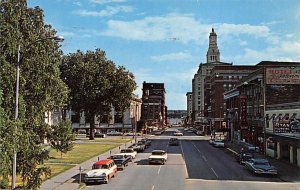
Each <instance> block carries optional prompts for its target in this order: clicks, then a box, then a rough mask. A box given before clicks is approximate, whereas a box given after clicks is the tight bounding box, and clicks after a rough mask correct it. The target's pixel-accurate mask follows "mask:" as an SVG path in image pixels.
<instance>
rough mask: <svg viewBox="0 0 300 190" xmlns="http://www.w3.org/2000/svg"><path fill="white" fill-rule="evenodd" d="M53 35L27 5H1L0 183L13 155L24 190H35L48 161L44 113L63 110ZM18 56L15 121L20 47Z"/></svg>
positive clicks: (7, 1)
mask: <svg viewBox="0 0 300 190" xmlns="http://www.w3.org/2000/svg"><path fill="white" fill-rule="evenodd" d="M55 35H56V31H55V30H54V29H52V27H51V26H50V25H47V24H45V23H44V15H43V10H42V9H40V8H39V7H35V8H28V7H27V2H26V0H3V1H1V3H0V62H1V67H0V76H1V78H0V86H1V87H2V91H3V102H2V108H3V111H4V112H5V114H6V118H7V120H6V122H5V123H4V124H3V125H1V127H3V131H2V129H1V132H0V135H1V141H2V142H1V144H0V146H1V147H0V149H1V150H2V151H3V153H4V155H5V159H4V161H2V160H1V162H5V164H6V166H7V167H5V168H4V169H3V168H2V170H1V171H2V173H0V175H1V176H0V178H1V177H5V176H8V175H11V173H12V171H11V166H12V163H11V162H12V160H11V158H12V155H13V150H14V149H16V151H17V172H18V173H19V174H20V175H21V176H22V178H23V181H24V184H26V187H25V188H26V189H37V188H38V186H39V185H40V183H41V176H42V174H44V175H47V174H49V168H46V167H41V164H42V163H43V162H44V160H45V159H47V158H48V153H47V151H45V150H43V147H42V146H41V144H42V143H43V140H44V139H45V138H46V137H47V136H49V134H48V133H50V132H51V131H50V126H48V125H47V124H45V122H44V113H45V112H46V111H49V110H53V109H54V108H55V107H61V106H62V105H63V104H64V102H65V101H66V99H67V94H68V88H67V86H66V85H65V84H64V82H63V81H62V80H61V79H60V70H59V64H60V61H61V55H62V52H61V51H60V50H59V44H58V43H57V42H55V41H54V40H51V39H50V38H51V37H54V36H55ZM19 46H20V47H21V51H20V55H21V59H20V89H19V115H18V120H17V121H15V120H14V114H15V109H14V105H15V81H16V69H15V65H16V63H17V55H18V47H19Z"/></svg>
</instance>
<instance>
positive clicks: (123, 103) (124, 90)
mask: <svg viewBox="0 0 300 190" xmlns="http://www.w3.org/2000/svg"><path fill="white" fill-rule="evenodd" d="M111 82H112V86H113V88H111V91H110V94H113V96H111V99H110V100H109V101H110V102H111V104H112V105H113V107H114V108H115V110H116V111H118V112H120V113H121V114H122V132H123V131H124V112H125V110H126V109H128V108H129V107H130V103H131V100H132V93H133V91H134V90H135V89H136V83H135V81H134V76H133V74H132V73H131V72H129V71H127V70H126V69H125V67H123V66H119V67H118V68H117V70H116V72H115V74H114V76H113V80H111Z"/></svg>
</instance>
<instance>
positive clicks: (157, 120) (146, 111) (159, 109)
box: [141, 81, 167, 127]
mask: <svg viewBox="0 0 300 190" xmlns="http://www.w3.org/2000/svg"><path fill="white" fill-rule="evenodd" d="M142 90H143V95H142V101H143V103H142V115H141V120H142V121H144V122H145V123H146V124H147V126H155V127H165V126H166V125H167V107H166V101H165V94H166V91H165V85H164V83H146V82H145V81H144V83H143V89H142Z"/></svg>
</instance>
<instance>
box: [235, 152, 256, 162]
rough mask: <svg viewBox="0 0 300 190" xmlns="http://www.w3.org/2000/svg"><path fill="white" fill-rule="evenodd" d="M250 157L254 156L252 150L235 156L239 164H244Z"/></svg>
mask: <svg viewBox="0 0 300 190" xmlns="http://www.w3.org/2000/svg"><path fill="white" fill-rule="evenodd" d="M251 158H254V155H253V153H252V152H241V153H240V154H238V155H237V156H236V160H237V161H238V162H239V163H240V164H245V162H247V161H249V160H250V159H251Z"/></svg>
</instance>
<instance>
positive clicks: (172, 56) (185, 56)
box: [151, 52, 193, 62]
mask: <svg viewBox="0 0 300 190" xmlns="http://www.w3.org/2000/svg"><path fill="white" fill-rule="evenodd" d="M151 59H152V60H154V61H157V62H163V61H190V60H193V56H192V55H191V54H190V53H188V52H176V53H169V54H164V55H156V56H151Z"/></svg>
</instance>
